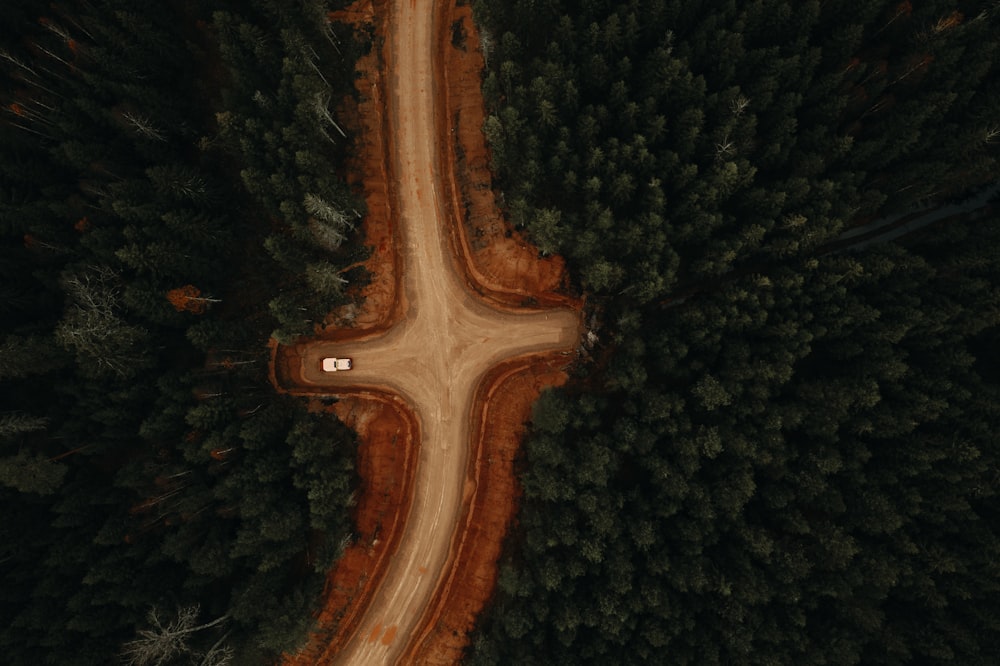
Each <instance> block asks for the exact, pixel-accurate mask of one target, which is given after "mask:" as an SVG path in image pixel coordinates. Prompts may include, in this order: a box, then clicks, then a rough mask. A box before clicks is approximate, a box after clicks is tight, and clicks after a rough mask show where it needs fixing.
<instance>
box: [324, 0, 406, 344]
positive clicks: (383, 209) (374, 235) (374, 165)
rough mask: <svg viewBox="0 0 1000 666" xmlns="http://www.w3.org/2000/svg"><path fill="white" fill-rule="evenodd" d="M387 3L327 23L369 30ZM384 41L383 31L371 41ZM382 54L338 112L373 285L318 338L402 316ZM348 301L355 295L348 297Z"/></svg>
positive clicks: (374, 56)
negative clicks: (361, 203)
mask: <svg viewBox="0 0 1000 666" xmlns="http://www.w3.org/2000/svg"><path fill="white" fill-rule="evenodd" d="M384 5H385V3H384V2H382V1H378V2H375V4H374V6H373V3H372V0H358V1H357V2H355V3H354V4H352V5H350V6H349V7H347V8H346V9H343V10H341V11H338V12H331V14H330V20H331V21H332V22H335V23H344V24H348V25H351V26H355V27H363V26H365V25H372V24H373V23H374V20H375V16H376V12H378V13H379V15H381V16H384V15H385V6H384ZM382 38H383V34H382V30H381V29H379V30H378V32H377V33H376V35H375V40H376V42H379V41H381V39H382ZM384 72H385V67H384V66H383V63H382V52H381V50H380V49H379V48H377V46H376V45H373V47H372V49H371V51H370V52H369V53H368V54H367V55H365V56H362V57H361V58H359V59H358V62H357V78H356V79H355V82H354V88H355V90H356V91H357V96H356V98H355V97H352V96H348V97H345V98H344V100H343V101H342V102H341V104H340V107H339V108H338V109H337V112H338V117H340V118H342V119H343V121H344V125H345V126H346V127H347V129H348V130H349V131H350V132H351V135H352V136H353V137H354V141H353V145H352V147H351V151H350V152H351V156H352V157H351V159H350V160H349V161H348V164H347V182H348V184H350V185H351V186H352V188H354V190H355V191H356V192H360V193H361V194H362V195H363V196H364V200H365V206H366V207H367V211H366V214H365V218H364V223H363V225H362V231H363V233H364V237H365V241H364V243H365V246H366V247H368V248H370V249H371V256H370V257H369V258H368V259H367V260H365V261H364V262H362V264H363V265H364V267H365V268H366V269H367V270H368V274H369V275H370V277H371V282H370V283H369V284H368V285H366V286H365V287H364V288H363V289H361V293H360V296H361V306H360V307H358V306H355V305H347V306H344V307H341V308H338V309H337V310H334V311H333V312H331V313H330V316H328V317H327V319H326V322H324V323H325V326H324V327H323V328H322V329H321V330H318V331H317V336H318V337H322V338H329V337H331V335H330V334H332V335H333V336H336V332H335V331H337V330H338V329H342V328H343V327H349V330H352V331H357V330H367V331H376V330H385V329H387V328H390V327H392V325H393V324H394V323H395V322H396V321H398V320H399V318H400V317H401V316H402V308H401V304H400V303H399V301H398V299H397V298H396V294H397V293H398V292H399V278H400V260H399V252H397V248H396V245H395V244H396V243H397V242H398V234H397V233H396V230H395V228H394V221H393V215H392V206H391V204H390V201H391V200H392V199H391V197H392V192H391V186H390V184H389V166H388V158H389V155H390V154H391V153H390V150H389V138H388V137H389V132H388V131H387V129H386V118H385V103H384V100H383V98H382V95H384V94H385V91H386V86H385V81H384V78H385V77H384ZM349 295H351V296H357V295H358V294H355V293H351V292H349Z"/></svg>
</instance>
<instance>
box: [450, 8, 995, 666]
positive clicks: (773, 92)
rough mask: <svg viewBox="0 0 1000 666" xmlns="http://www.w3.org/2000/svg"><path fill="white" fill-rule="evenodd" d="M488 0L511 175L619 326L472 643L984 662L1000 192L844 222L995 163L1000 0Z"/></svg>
mask: <svg viewBox="0 0 1000 666" xmlns="http://www.w3.org/2000/svg"><path fill="white" fill-rule="evenodd" d="M475 13H476V17H477V20H478V21H479V22H480V24H481V26H482V29H483V30H485V31H486V40H485V42H486V43H487V44H488V45H489V53H488V58H487V61H488V63H489V66H488V68H487V71H486V73H485V76H484V82H483V89H484V93H485V95H486V98H487V102H488V112H489V116H488V118H487V120H486V124H485V126H484V128H483V130H484V132H485V133H486V136H487V138H488V139H489V141H490V145H491V148H492V153H493V163H494V168H495V170H496V177H497V183H496V184H497V186H498V187H499V188H500V190H501V191H502V193H503V200H504V202H505V206H506V208H507V210H508V213H509V214H510V216H511V218H512V219H513V220H514V221H515V222H516V223H517V224H519V225H522V226H523V227H524V228H526V230H527V231H528V232H529V234H531V235H532V236H533V237H534V238H535V239H536V240H537V241H538V243H539V247H540V248H541V249H542V250H543V251H551V252H562V253H564V254H565V255H566V256H567V257H568V259H569V262H570V267H571V269H572V270H573V271H574V272H575V275H576V276H577V280H578V286H579V288H581V289H582V290H584V291H585V292H586V293H587V294H588V303H589V307H590V308H591V313H590V316H589V317H588V319H589V321H591V322H592V325H591V331H590V332H591V333H593V334H594V335H593V336H588V337H590V338H591V339H592V340H593V339H595V338H596V339H597V342H596V344H594V345H593V346H591V347H589V348H588V349H586V350H585V352H584V353H585V355H586V359H585V361H584V362H583V363H581V365H580V367H579V368H578V378H577V381H576V382H571V383H570V384H569V385H567V386H566V387H565V388H562V389H558V390H553V391H550V392H548V393H546V394H545V395H543V396H542V399H540V400H539V402H538V403H537V405H536V406H535V411H534V414H533V418H532V424H533V425H532V430H531V433H530V435H529V437H528V441H527V443H526V445H525V450H524V454H523V461H522V473H521V483H522V486H523V493H524V494H523V499H522V503H521V508H520V511H519V515H518V521H517V527H516V529H515V530H514V531H513V532H512V534H511V536H510V538H509V541H508V546H507V551H506V554H505V556H504V560H503V562H502V565H501V571H500V581H499V592H498V594H497V596H496V598H495V599H494V600H493V602H492V606H491V608H490V609H489V611H488V612H487V613H486V615H485V616H484V617H483V618H481V620H480V627H479V630H478V632H477V634H476V635H475V637H474V639H473V643H472V646H471V647H470V650H469V654H468V655H467V661H468V663H471V664H512V663H517V664H529V665H530V664H539V665H541V664H546V665H548V664H590V663H593V664H606V663H616V664H631V663H660V662H664V663H671V664H692V665H694V664H697V665H699V666H702V665H706V664H862V663H863V664H902V663H921V664H944V663H961V664H983V665H986V664H990V663H992V662H993V661H994V660H995V655H996V654H997V653H998V651H1000V623H998V621H997V618H998V617H1000V608H998V606H997V599H1000V596H998V591H1000V590H998V586H1000V570H998V569H997V564H996V563H997V561H998V555H1000V552H998V551H1000V538H998V536H1000V534H998V529H997V525H998V524H1000V523H998V521H997V518H998V508H1000V504H998V498H997V494H996V479H997V473H998V469H1000V467H998V462H1000V461H998V458H997V456H998V449H997V438H996V435H995V433H996V431H997V426H998V423H1000V413H998V409H1000V408H998V405H1000V400H998V398H1000V395H998V391H1000V383H998V379H1000V376H998V374H997V371H996V367H997V365H996V361H997V353H996V349H997V344H996V343H997V341H998V336H1000V290H998V287H997V285H998V284H1000V279H998V278H1000V273H998V269H1000V266H998V257H1000V252H998V247H1000V216H998V215H997V212H996V210H995V208H994V204H990V205H987V206H985V207H983V208H980V209H977V210H975V211H973V212H968V213H963V214H955V215H948V216H944V218H943V219H941V220H939V221H937V222H934V223H933V224H930V225H928V226H926V227H924V228H922V229H920V230H919V231H915V232H912V233H908V234H904V235H902V236H900V237H899V238H897V239H896V240H894V241H891V242H884V243H879V242H877V239H876V242H871V243H864V244H862V243H860V242H858V243H854V242H851V241H848V240H847V239H846V238H842V236H843V235H844V234H845V232H847V231H849V230H851V229H853V228H856V227H861V226H862V225H864V224H866V223H868V222H871V221H872V220H876V219H879V218H883V217H885V218H887V219H893V218H891V217H890V216H899V217H905V216H908V215H911V214H913V213H914V212H916V211H920V210H925V209H934V208H939V207H945V206H947V205H948V204H949V203H951V202H952V201H954V200H958V199H962V198H964V197H966V196H967V195H968V194H969V193H971V192H975V191H977V190H979V189H980V188H983V187H986V186H990V185H992V184H994V183H996V182H997V180H998V177H1000V169H998V165H997V161H996V160H997V152H998V143H997V141H996V137H997V134H996V127H997V126H996V117H997V112H998V111H1000V99H998V96H997V95H998V88H997V84H996V81H998V80H1000V77H998V76H997V62H998V61H997V58H996V55H997V48H998V42H997V40H996V38H995V34H996V33H997V31H998V27H1000V14H998V13H997V12H996V11H995V9H988V8H984V7H983V6H982V5H981V4H980V3H972V2H955V1H953V0H952V1H948V2H926V3H912V4H911V3H909V2H896V1H893V2H869V3H856V2H822V3H821V2H805V3H802V2H796V3H792V2H785V1H783V0H775V1H771V0H768V1H764V2H750V3H736V2H728V3H727V2H723V3H697V2H694V3H692V2H672V1H671V0H655V1H648V2H647V1H640V0H634V1H630V2H615V3H611V2H600V1H598V2H584V3H569V2H560V1H558V0H556V1H554V2H547V3H537V2H527V1H525V2H519V1H515V2H510V3H484V2H481V3H477V4H476V5H475ZM847 238H849V237H847Z"/></svg>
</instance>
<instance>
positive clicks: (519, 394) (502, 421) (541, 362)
mask: <svg viewBox="0 0 1000 666" xmlns="http://www.w3.org/2000/svg"><path fill="white" fill-rule="evenodd" d="M565 366H566V356H563V355H561V354H548V355H545V356H538V357H531V358H520V359H514V360H512V361H510V362H508V363H504V364H502V365H499V366H497V367H495V368H494V369H493V370H491V371H490V373H489V374H488V375H487V376H486V377H485V378H484V379H483V382H482V384H481V385H480V388H479V391H478V392H477V395H476V403H475V407H474V409H473V418H474V419H475V427H474V429H473V432H474V433H476V437H475V439H476V448H475V450H474V452H473V455H472V457H471V458H470V460H469V471H468V481H467V482H466V487H467V489H468V490H467V492H469V493H471V498H470V501H469V503H468V505H467V507H466V510H465V512H464V514H463V515H462V519H461V523H460V525H459V526H458V529H457V530H456V533H455V540H454V541H453V543H452V556H451V557H452V566H451V567H450V571H449V574H448V575H447V576H446V578H445V580H444V581H442V584H441V585H440V586H439V587H438V589H437V591H436V592H435V595H434V598H433V599H432V600H431V603H430V604H429V605H428V608H427V611H426V613H425V616H424V620H423V623H422V626H421V629H420V631H418V632H417V633H416V634H415V635H414V637H413V638H412V639H411V642H410V645H409V647H408V649H407V653H406V656H405V658H404V659H402V660H401V662H402V663H407V664H411V663H412V664H434V665H441V666H444V665H446V664H457V663H459V662H460V661H461V657H462V654H463V652H464V651H465V648H466V647H467V646H468V643H469V632H471V631H472V629H473V628H474V626H475V622H476V617H477V616H478V614H479V612H480V611H481V610H482V609H483V606H484V605H485V604H486V602H487V601H488V600H489V599H490V597H492V596H493V592H494V590H495V588H496V580H497V561H498V560H499V558H500V554H501V550H502V546H503V539H504V537H505V536H506V534H507V529H508V527H509V526H510V524H511V521H512V520H513V518H514V513H515V511H516V509H517V499H518V497H520V487H519V486H518V484H517V480H516V477H515V475H514V460H515V458H516V457H517V454H518V450H519V449H520V446H521V439H522V438H523V436H524V432H525V426H526V423H527V421H528V419H529V418H530V415H531V406H532V404H533V403H534V401H535V400H536V399H537V398H538V396H539V395H540V394H541V392H542V390H543V389H545V388H547V387H551V386H561V385H562V384H564V383H565V382H566V380H567V378H568V375H567V374H566V371H565Z"/></svg>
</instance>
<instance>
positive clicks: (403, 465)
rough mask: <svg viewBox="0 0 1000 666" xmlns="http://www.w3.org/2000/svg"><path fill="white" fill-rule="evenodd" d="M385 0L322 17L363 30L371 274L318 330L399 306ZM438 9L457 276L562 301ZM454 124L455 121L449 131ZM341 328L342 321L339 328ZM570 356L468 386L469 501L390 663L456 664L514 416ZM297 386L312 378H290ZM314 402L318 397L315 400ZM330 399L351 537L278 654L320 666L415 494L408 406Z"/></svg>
mask: <svg viewBox="0 0 1000 666" xmlns="http://www.w3.org/2000/svg"><path fill="white" fill-rule="evenodd" d="M386 5H387V3H386V2H385V0H377V1H376V2H374V4H373V3H372V1H371V0H359V1H358V2H356V3H355V4H353V5H352V6H351V7H350V8H348V9H347V10H345V11H342V12H337V13H335V14H334V15H332V16H331V19H332V20H337V21H344V22H350V23H352V24H354V25H357V26H360V25H363V24H365V23H370V24H371V25H373V26H374V29H375V45H376V46H375V47H374V48H373V49H372V53H371V54H369V55H368V56H365V57H364V58H362V59H361V60H360V61H359V63H358V70H359V74H360V77H359V78H358V80H357V83H356V87H357V90H358V93H359V95H358V96H359V101H358V102H355V100H353V99H346V100H345V101H344V102H343V104H342V107H341V108H342V113H343V114H344V115H343V116H342V117H344V118H345V121H347V122H348V124H349V125H350V127H351V129H352V130H353V131H354V132H355V136H357V137H358V138H357V139H356V141H355V146H354V148H355V149H354V151H353V152H354V154H355V155H356V157H355V158H354V160H353V162H352V164H351V165H350V171H351V173H352V174H358V175H360V180H358V181H357V182H354V183H353V184H354V185H355V186H356V187H357V188H358V189H360V190H362V191H363V193H364V197H365V202H366V205H367V208H368V210H367V215H366V216H365V219H364V223H363V228H364V229H363V230H364V233H365V239H366V243H367V244H368V245H369V246H370V247H372V248H373V253H372V256H371V257H370V258H369V259H368V260H367V261H366V262H365V266H366V268H367V269H368V271H369V273H370V274H371V275H372V282H371V284H370V285H368V286H367V287H365V288H364V289H363V291H362V292H361V295H362V296H363V297H364V299H365V301H364V305H363V306H362V307H361V308H359V309H354V310H352V308H351V307H347V308H341V309H339V310H338V311H336V312H334V313H331V316H330V317H329V318H328V320H327V322H326V326H324V327H323V329H322V330H318V331H317V337H321V338H324V339H337V340H342V339H343V340H346V339H358V338H362V337H368V336H369V335H374V334H376V333H378V332H379V331H384V330H387V329H389V328H391V327H392V326H393V325H394V324H395V323H396V322H398V321H399V320H400V318H401V316H402V314H403V310H404V304H403V303H402V302H401V299H400V296H401V289H400V280H401V275H400V273H401V270H400V265H401V262H400V254H399V251H398V250H399V248H398V245H397V243H398V242H399V239H398V232H396V229H395V221H394V212H393V210H392V203H391V202H392V201H393V182H392V173H391V168H390V165H391V155H392V146H391V145H389V144H390V141H389V136H390V134H389V132H388V131H387V129H386V127H385V122H386V120H385V113H384V98H383V94H385V92H386V88H385V86H384V84H383V79H384V67H383V63H382V57H381V53H380V50H379V48H378V45H380V44H381V43H382V41H383V39H384V38H385V26H386V24H387V11H388V8H387V6H386ZM438 7H439V8H438V9H436V11H435V13H436V14H437V17H436V20H437V21H438V34H439V35H441V36H450V34H451V29H452V25H453V24H454V22H455V21H460V22H461V25H462V30H463V31H464V35H465V38H464V42H463V43H460V44H459V45H458V46H455V45H453V44H452V43H451V40H450V39H449V38H448V37H443V38H442V39H440V40H439V44H440V47H439V48H438V50H437V51H436V54H435V58H436V60H437V63H436V71H438V72H443V75H442V76H439V77H436V84H437V85H438V86H439V88H440V90H439V97H438V99H442V100H443V101H444V107H445V109H446V110H447V112H446V113H440V114H439V120H438V122H439V123H443V124H444V125H445V126H444V127H440V126H439V131H440V132H441V133H440V134H439V136H453V137H454V139H455V141H454V142H453V143H451V144H450V145H449V144H448V143H446V142H441V150H442V155H441V158H442V161H441V164H442V173H443V174H444V175H445V178H444V181H445V182H444V187H445V189H446V194H445V200H446V201H448V202H450V204H451V206H450V210H449V211H448V217H449V222H450V224H449V227H450V228H449V235H450V239H451V244H452V248H453V250H454V253H453V254H454V255H455V258H456V267H458V268H460V274H462V275H465V278H466V280H465V281H466V282H467V284H468V285H469V287H470V288H471V289H472V290H473V291H475V292H477V293H479V294H481V295H482V296H483V297H484V298H486V299H487V300H491V301H494V302H496V303H499V304H502V305H509V306H520V305H524V304H538V305H573V306H575V307H580V302H579V301H578V300H577V299H574V298H572V297H570V296H567V295H565V289H566V285H567V277H566V271H565V266H564V263H563V261H562V259H561V258H559V257H551V258H544V259H543V258H540V257H539V255H538V252H537V250H536V249H535V248H534V247H532V246H531V245H530V244H528V243H527V242H526V241H525V240H524V239H523V238H521V236H520V235H519V234H518V233H517V232H516V230H513V229H512V228H511V227H510V225H509V224H507V222H506V221H505V220H504V219H503V217H502V216H501V214H500V210H499V209H498V207H497V206H496V203H495V197H494V192H493V190H492V179H491V175H490V172H489V157H488V149H487V146H486V141H485V137H484V135H483V133H482V130H481V128H482V124H483V119H484V109H483V101H482V95H481V92H480V74H481V71H482V68H483V60H482V56H481V54H480V53H479V50H478V34H477V33H476V31H475V28H474V26H473V25H472V21H471V10H470V8H469V7H456V6H455V5H454V2H442V3H441V4H440V5H439V6H438ZM452 128H454V130H455V131H454V132H453V131H452ZM345 326H349V328H344V327H345ZM274 351H275V354H274V356H273V365H272V380H273V381H274V384H275V386H276V387H278V389H279V390H288V387H290V386H294V385H295V384H296V383H297V382H296V376H297V374H298V372H299V371H298V368H299V367H300V366H301V360H300V355H299V354H298V350H297V347H294V346H293V347H280V348H279V347H278V346H277V345H275V346H274ZM569 358H570V357H567V356H563V355H559V354H550V355H545V356H534V357H531V358H519V359H515V360H513V361H510V362H508V363H505V364H502V365H500V366H498V367H496V368H494V369H493V370H492V371H490V373H489V374H488V375H487V377H486V378H485V379H484V380H483V382H482V384H481V385H480V387H479V389H478V391H477V395H476V401H475V406H474V409H473V412H472V413H473V415H474V418H475V419H476V421H475V423H473V424H472V428H471V432H472V433H476V434H477V435H478V436H477V437H476V440H475V442H474V444H473V446H474V447H475V450H474V451H473V455H471V456H470V461H469V467H468V472H467V481H466V489H465V494H466V499H467V500H468V504H467V507H466V509H465V511H464V513H463V515H462V521H461V525H460V526H459V528H458V530H456V535H455V537H454V539H453V542H452V546H451V552H450V558H449V569H450V570H449V573H447V574H445V575H444V577H443V579H442V582H441V584H440V586H439V587H438V589H437V590H436V591H435V593H434V596H433V598H432V601H431V603H430V604H429V606H428V607H427V609H426V610H425V611H424V615H423V617H422V619H421V623H420V625H419V628H418V630H417V631H416V632H414V634H413V636H411V637H408V639H407V641H408V646H407V651H406V654H405V655H404V657H403V658H402V659H400V660H399V663H405V664H411V663H412V664H454V663H457V662H458V661H460V657H461V654H462V652H463V651H464V649H465V647H466V646H467V644H468V633H469V631H470V630H471V629H472V627H473V625H474V622H475V618H476V616H477V614H478V613H479V612H480V611H481V610H482V608H483V607H484V605H485V604H486V602H487V601H488V600H489V598H490V597H491V596H492V594H493V591H494V589H495V587H496V576H497V567H496V563H497V560H498V558H499V555H500V551H501V547H502V542H503V539H504V537H505V535H506V531H507V528H508V526H509V524H510V522H511V521H512V519H513V516H514V511H515V508H516V500H517V497H518V495H519V490H518V487H517V483H516V479H515V476H514V471H513V461H514V458H515V457H516V455H517V451H518V447H519V445H520V441H521V437H522V435H523V432H524V424H525V422H526V421H527V419H528V418H530V410H531V405H532V403H533V402H534V400H535V399H536V398H537V396H538V395H539V393H540V392H541V390H542V389H543V388H545V387H547V386H555V385H559V384H562V383H563V382H564V381H565V380H566V374H565V370H564V369H565V367H566V365H567V363H568V359H569ZM289 392H292V393H298V394H301V395H310V394H319V393H322V391H321V390H305V389H304V390H302V391H296V390H294V389H293V390H290V391H289ZM314 404H317V405H318V401H317V402H316V403H314ZM332 411H335V412H336V413H337V415H338V416H339V417H341V418H342V419H344V421H345V423H347V424H348V425H349V426H350V427H352V428H354V429H355V430H356V431H357V432H358V436H359V439H360V441H361V443H362V444H361V447H360V449H359V459H358V471H359V475H360V477H361V488H360V494H359V501H358V504H357V507H356V509H355V515H354V520H355V521H356V525H357V527H356V534H357V539H356V541H355V542H354V543H353V544H352V545H350V546H349V547H348V548H347V549H346V551H345V554H344V556H343V557H342V558H341V559H340V560H339V561H338V563H337V565H336V566H335V568H334V569H333V570H332V571H331V572H330V574H329V576H328V579H327V586H326V592H325V595H324V605H323V607H322V609H321V610H320V611H319V613H318V615H317V630H316V631H315V633H314V634H313V636H312V637H311V639H310V641H309V642H308V644H307V646H306V647H305V648H304V649H303V650H302V651H300V652H299V653H297V654H296V655H291V656H286V657H285V658H284V660H283V663H284V664H288V665H295V666H305V665H306V664H326V663H329V662H330V661H332V659H333V656H334V655H335V654H336V653H337V651H338V650H339V649H340V648H341V647H342V645H343V644H344V643H345V642H346V641H347V640H348V639H349V638H350V636H351V635H352V634H353V633H354V632H355V631H356V630H357V627H358V626H359V624H360V622H361V620H362V618H363V616H364V613H365V611H366V609H367V608H368V605H369V602H370V601H371V597H372V594H373V592H374V590H375V589H377V588H378V584H379V581H380V580H381V576H382V574H383V573H384V571H385V567H384V566H383V565H384V563H385V562H387V561H388V560H389V559H390V558H391V557H392V555H393V553H394V552H395V550H396V547H397V546H398V538H399V536H400V535H401V533H402V532H403V524H404V521H405V517H406V516H407V514H408V511H409V506H410V501H411V499H412V496H413V488H412V480H413V469H414V465H415V462H416V460H417V456H418V452H419V447H420V442H419V441H417V432H418V430H417V423H416V420H415V416H414V414H413V413H412V411H411V410H410V409H409V407H408V406H407V405H406V404H405V403H404V402H403V401H402V400H400V399H398V398H396V397H394V396H392V395H391V394H388V393H378V392H373V391H365V392H361V393H358V394H355V395H352V396H351V397H348V398H343V399H341V401H340V402H338V403H337V404H336V405H335V406H334V408H333V410H332Z"/></svg>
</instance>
